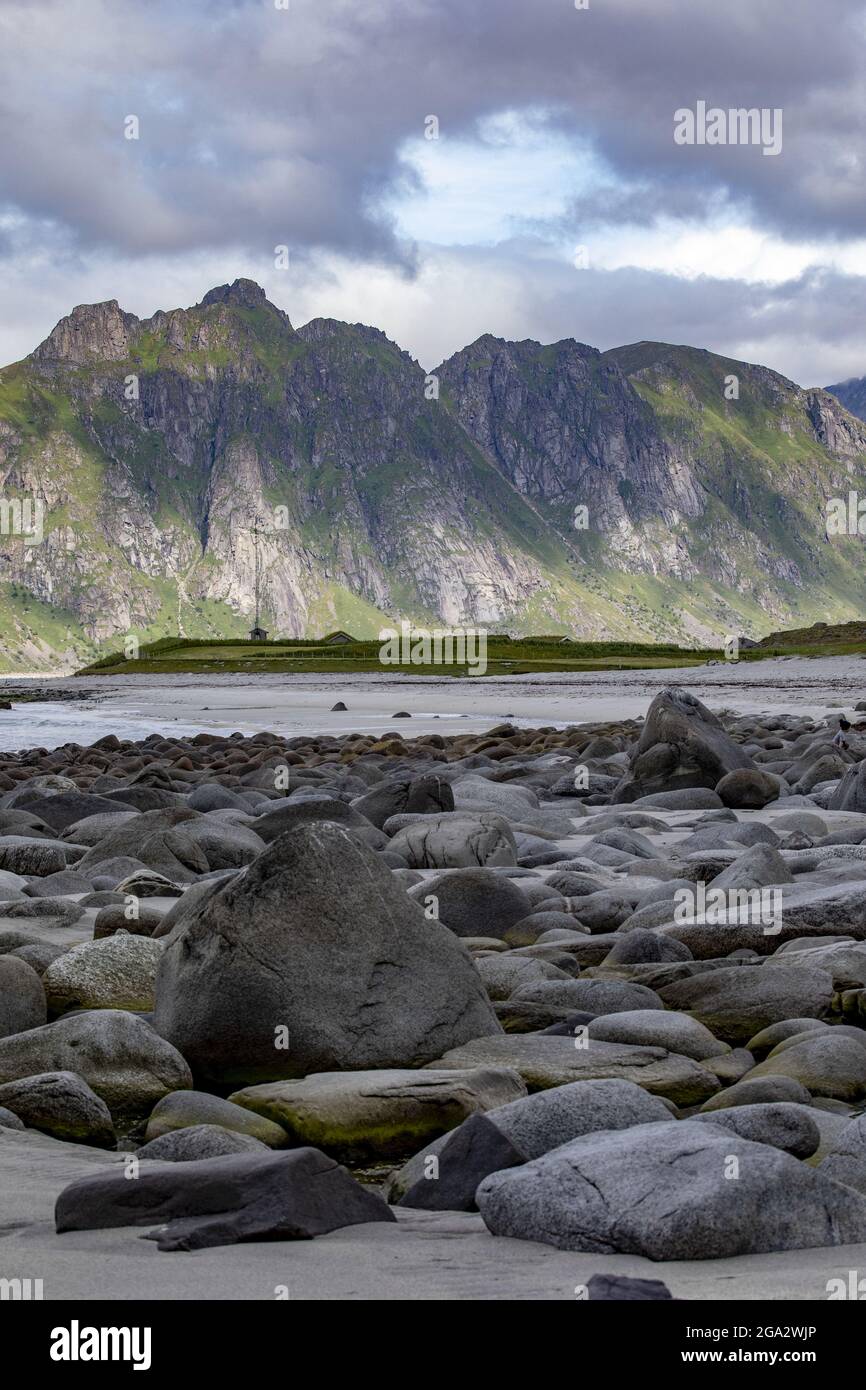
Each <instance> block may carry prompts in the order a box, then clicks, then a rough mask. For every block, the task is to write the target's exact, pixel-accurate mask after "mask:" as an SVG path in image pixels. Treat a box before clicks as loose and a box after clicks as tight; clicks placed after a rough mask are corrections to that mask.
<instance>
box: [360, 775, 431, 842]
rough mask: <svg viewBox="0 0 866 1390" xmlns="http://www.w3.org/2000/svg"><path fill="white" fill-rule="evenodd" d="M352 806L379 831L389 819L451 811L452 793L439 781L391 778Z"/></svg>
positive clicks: (419, 778) (425, 778)
mask: <svg viewBox="0 0 866 1390" xmlns="http://www.w3.org/2000/svg"><path fill="white" fill-rule="evenodd" d="M352 806H353V809H354V810H356V811H359V812H360V813H361V815H362V816H366V818H367V820H369V821H371V822H372V824H373V825H375V826H377V827H378V829H379V830H382V829H383V828H384V825H385V822H386V820H388V819H389V818H390V817H391V816H402V815H415V814H420V815H427V814H432V813H436V812H438V811H453V810H454V793H453V791H452V790H451V785H450V783H449V782H446V781H444V780H443V779H442V778H441V777H414V778H408V777H407V778H391V779H389V780H388V781H387V782H380V783H379V784H378V786H375V787H373V788H372V790H370V791H368V792H365V793H364V794H363V796H359V797H356V798H355V800H354V801H353V802H352Z"/></svg>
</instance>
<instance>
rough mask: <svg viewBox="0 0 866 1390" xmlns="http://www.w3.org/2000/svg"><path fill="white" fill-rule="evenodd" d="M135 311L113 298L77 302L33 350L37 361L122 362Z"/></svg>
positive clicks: (132, 331)
mask: <svg viewBox="0 0 866 1390" xmlns="http://www.w3.org/2000/svg"><path fill="white" fill-rule="evenodd" d="M138 322H139V321H138V319H137V318H136V317H135V315H134V314H127V313H124V311H123V310H122V309H121V307H120V305H119V304H118V302H117V300H116V299H106V300H105V301H104V302H103V303H101V304H78V305H76V307H75V308H74V309H73V310H72V313H71V314H67V315H66V317H65V318H62V319H61V320H60V322H59V323H58V324H57V325H56V326H55V327H54V328H53V329H52V330H51V332H50V333H49V335H48V337H47V338H46V339H45V341H44V342H43V343H40V345H39V347H38V348H37V349H36V351H35V352H34V353H33V358H34V359H35V360H36V361H37V362H69V363H74V364H83V363H86V362H95V361H103V362H122V361H123V360H124V358H126V357H128V355H129V344H130V339H131V337H132V335H133V333H134V332H135V330H136V328H137V327H138Z"/></svg>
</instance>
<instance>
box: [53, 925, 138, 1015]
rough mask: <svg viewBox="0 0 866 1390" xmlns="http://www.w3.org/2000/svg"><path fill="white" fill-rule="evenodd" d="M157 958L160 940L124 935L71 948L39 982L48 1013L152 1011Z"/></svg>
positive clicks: (103, 938)
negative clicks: (118, 1010) (90, 1010)
mask: <svg viewBox="0 0 866 1390" xmlns="http://www.w3.org/2000/svg"><path fill="white" fill-rule="evenodd" d="M161 956H162V946H161V944H160V943H159V942H158V941H152V940H151V939H150V938H149V937H146V936H130V935H128V934H127V933H126V932H117V933H115V934H114V935H113V936H108V937H101V938H100V939H99V940H95V941H84V942H82V944H81V945H80V946H73V947H72V948H71V950H69V951H66V952H64V954H63V955H62V956H58V958H57V960H55V961H52V963H51V964H50V965H49V966H48V969H47V970H46V971H45V974H44V975H43V977H42V983H43V986H44V988H45V994H46V997H47V1000H48V1008H49V1010H50V1011H51V1013H53V1014H60V1013H64V1012H65V1011H66V1010H67V1009H132V1010H138V1011H139V1012H145V1011H147V1010H150V1009H152V1008H153V1003H154V988H155V985H156V970H157V966H158V965H159V962H160V958H161Z"/></svg>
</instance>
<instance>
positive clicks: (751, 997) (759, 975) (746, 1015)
mask: <svg viewBox="0 0 866 1390" xmlns="http://www.w3.org/2000/svg"><path fill="white" fill-rule="evenodd" d="M659 994H660V995H661V998H662V999H663V1000H664V1002H665V1004H666V1005H667V1006H668V1008H669V1009H679V1010H682V1011H683V1012H684V1013H690V1014H691V1015H692V1017H693V1018H696V1019H698V1021H699V1022H700V1023H703V1024H704V1026H705V1027H707V1028H709V1030H710V1032H711V1033H712V1034H713V1035H714V1037H717V1038H721V1040H722V1042H727V1043H731V1045H732V1046H739V1045H740V1044H745V1043H747V1042H748V1040H749V1038H751V1037H754V1035H755V1033H757V1032H759V1030H760V1029H762V1028H766V1027H768V1026H769V1024H771V1023H781V1022H782V1021H783V1020H784V1019H786V1018H822V1017H823V1016H824V1014H826V1013H827V1011H828V1010H829V1008H830V1004H831V1003H832V1000H833V979H832V976H831V975H829V974H828V973H827V971H825V970H818V969H806V968H804V967H802V966H793V965H792V966H790V967H785V969H782V968H781V967H780V968H779V969H776V970H771V969H768V968H767V967H766V966H763V965H730V966H725V967H723V968H722V969H721V970H708V971H707V972H706V973H705V974H703V975H693V976H691V977H690V978H689V979H684V980H678V981H677V982H676V983H675V984H671V985H665V986H663V987H661V988H660V989H659Z"/></svg>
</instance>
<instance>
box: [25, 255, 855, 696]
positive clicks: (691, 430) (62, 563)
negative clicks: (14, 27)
mask: <svg viewBox="0 0 866 1390" xmlns="http://www.w3.org/2000/svg"><path fill="white" fill-rule="evenodd" d="M728 371H733V372H739V374H740V398H739V400H738V401H731V402H728V401H725V400H724V398H723V394H722V392H723V381H724V377H725V375H726V373H727V372H728ZM436 377H437V378H438V384H439V396H438V399H437V398H436V397H435V390H434V387H435V383H433V385H432V386H431V383H430V381H429V379H428V378H427V377H426V375H425V372H424V371H423V369H422V368H421V367H420V366H419V365H418V364H417V363H416V362H414V361H413V360H412V359H411V358H410V357H409V356H408V355H407V354H406V353H404V352H402V351H401V350H400V349H399V348H398V347H397V346H396V345H395V344H393V343H392V342H390V341H389V340H388V339H387V338H386V337H385V336H384V335H383V334H382V333H380V332H379V331H377V330H376V329H372V328H365V327H363V326H361V325H348V324H342V323H337V322H334V321H332V320H315V321H313V322H312V323H309V324H307V325H305V327H304V328H302V329H300V330H299V331H297V332H296V331H295V330H294V329H293V327H292V325H291V323H290V322H289V319H288V317H287V316H286V315H285V314H284V313H282V312H281V311H280V310H279V309H277V308H276V307H275V306H274V305H272V304H270V303H269V302H268V300H267V299H266V297H265V295H264V292H263V291H262V290H261V289H260V288H259V287H258V286H256V285H254V284H253V283H252V282H250V281H243V280H241V281H236V282H235V283H234V284H233V285H231V286H221V287H219V288H217V289H214V290H211V291H210V293H209V294H207V295H206V296H205V298H204V299H203V300H202V302H201V303H200V304H198V305H196V306H194V307H193V308H191V309H188V310H173V311H171V312H167V313H166V312H159V313H156V314H154V315H153V317H152V318H150V319H147V320H139V319H137V318H136V317H135V316H134V315H131V314H127V313H124V312H123V310H122V309H121V308H120V307H119V305H118V304H117V303H116V302H115V301H109V302H108V303H106V304H98V305H84V306H80V307H78V308H76V309H75V310H73V312H72V313H71V314H70V315H69V316H68V317H67V318H64V319H62V320H61V321H60V323H59V324H58V325H57V327H56V328H55V329H54V330H53V331H52V333H51V334H50V335H49V337H48V338H47V339H46V340H45V342H44V343H43V344H41V345H40V346H39V347H38V348H37V349H36V350H35V352H34V353H33V354H32V355H31V356H30V357H29V358H27V359H25V360H24V361H23V362H21V363H17V364H15V365H13V366H11V367H7V368H6V369H5V370H3V371H2V372H0V501H2V500H5V501H7V502H9V503H10V504H13V505H14V504H15V503H17V504H19V505H20V506H21V507H22V508H23V511H22V513H21V514H20V515H21V518H22V523H21V524H19V525H16V518H15V517H14V516H13V515H10V514H5V515H3V516H0V522H3V523H4V524H3V525H2V527H0V530H2V534H0V647H2V652H0V660H2V663H3V665H4V666H5V668H6V669H16V668H17V669H27V668H31V669H32V668H34V667H37V666H39V665H51V664H54V663H56V661H57V658H58V655H59V656H60V657H61V659H63V660H65V661H67V662H69V661H72V660H73V659H77V658H80V657H83V656H86V655H91V654H92V653H94V652H95V651H97V650H100V649H101V648H103V647H104V646H106V645H113V646H117V645H118V643H119V640H120V639H121V638H122V637H123V636H124V635H125V634H127V633H129V632H134V633H136V634H138V635H139V636H141V637H142V638H153V637H157V636H162V635H168V634H171V633H175V632H177V631H178V629H179V630H180V631H181V632H182V633H185V634H186V635H188V636H204V635H208V634H212V635H217V636H231V635H236V634H240V633H243V632H245V631H246V629H247V628H248V627H249V626H250V619H251V616H252V613H253V610H254V587H255V540H254V530H256V529H258V531H259V532H260V538H259V552H260V565H261V574H262V581H261V592H262V600H263V610H264V621H265V624H266V625H267V626H269V627H270V628H271V629H272V631H273V632H274V633H275V634H276V633H281V634H286V635H301V634H305V633H309V634H316V633H319V632H322V631H324V630H326V629H327V628H329V627H334V626H344V627H348V628H350V629H351V630H352V631H354V632H356V633H357V634H358V635H359V636H367V635H372V634H374V633H375V632H377V631H378V629H379V627H380V626H381V625H382V623H383V622H384V621H385V620H386V619H393V618H396V617H400V616H408V617H412V618H415V619H417V620H421V621H426V622H433V621H434V620H435V621H440V622H444V623H446V624H449V625H458V624H470V623H475V624H480V625H487V626H490V627H495V628H500V629H501V628H509V629H512V630H518V631H536V632H538V631H557V630H562V631H570V632H572V633H575V634H580V635H586V636H592V637H604V636H625V637H632V638H638V639H639V638H641V637H643V638H644V639H645V640H651V639H652V638H653V637H666V638H670V637H674V636H679V637H680V638H686V639H688V638H689V637H690V636H694V637H696V638H704V637H706V636H708V635H710V634H711V633H716V634H719V633H725V632H728V631H732V630H738V631H739V630H745V631H753V632H759V631H762V630H763V629H764V628H766V627H767V626H768V625H774V626H780V625H782V624H783V623H784V622H785V621H787V620H789V619H793V618H795V617H796V618H800V617H804V618H808V617H813V616H815V617H818V616H820V617H828V618H834V617H845V616H851V615H852V613H855V612H857V611H859V610H861V609H862V606H863V601H864V598H866V580H864V571H863V567H862V565H861V564H860V563H859V561H860V551H859V550H858V549H857V547H858V546H861V545H862V541H857V540H849V539H848V538H842V539H841V540H840V541H838V542H834V543H833V545H831V544H830V543H829V542H827V540H826V537H825V536H824V534H823V528H824V499H825V496H832V495H835V491H834V489H835V490H836V491H838V490H839V489H841V488H843V487H844V488H845V489H847V488H848V486H849V485H850V486H855V485H856V484H855V481H853V480H856V479H859V480H860V481H861V485H863V486H864V487H866V426H863V425H861V423H860V422H859V421H857V420H855V419H854V418H853V417H852V416H850V415H848V414H847V413H846V412H845V410H844V409H842V408H841V407H840V405H839V404H838V402H837V401H836V400H835V399H834V398H833V397H832V396H829V395H827V393H825V392H804V391H801V390H800V389H799V388H798V387H796V386H795V385H794V384H793V383H791V382H786V381H785V380H784V378H781V377H778V376H776V374H775V373H772V372H769V371H767V370H766V369H763V368H753V367H747V366H745V365H744V364H737V363H727V362H725V361H723V360H722V359H719V358H714V357H712V355H711V354H707V353H701V352H698V351H696V350H693V349H682V348H670V347H667V346H665V345H660V344H637V345H635V346H634V347H631V348H624V349H619V350H617V351H615V352H612V353H605V354H601V353H598V352H597V351H596V350H595V349H593V348H590V347H585V346H583V345H581V344H578V343H575V342H572V341H570V340H569V341H566V342H563V343H558V344H554V345H553V346H551V347H542V346H540V345H539V344H537V343H531V342H525V343H505V342H502V341H500V340H498V339H494V338H491V337H484V338H481V339H479V341H478V342H477V343H475V344H473V345H472V346H471V347H469V348H466V349H465V350H464V351H463V352H461V353H457V354H456V355H455V356H454V357H452V358H451V359H450V360H449V361H448V362H446V363H444V364H443V365H442V367H440V368H439V369H438V371H437V373H436ZM431 396H432V397H433V398H432V399H431V398H428V397H431ZM28 505H29V506H30V507H31V509H32V513H33V517H32V518H31V520H32V519H34V518H35V519H37V520H38V519H39V518H40V517H41V518H42V521H41V524H40V525H39V527H38V530H39V532H40V538H39V539H37V537H36V535H30V536H26V535H21V534H19V533H20V531H21V530H22V529H26V526H25V525H24V523H25V522H26V520H27V512H26V508H27V506H28ZM576 508H586V516H585V524H582V523H581V522H580V521H578V524H576V519H577V516H578V514H577V513H576V511H575V509H576ZM7 513H8V508H7ZM777 620H778V621H777Z"/></svg>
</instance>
